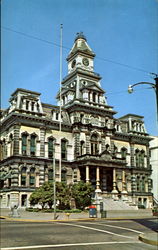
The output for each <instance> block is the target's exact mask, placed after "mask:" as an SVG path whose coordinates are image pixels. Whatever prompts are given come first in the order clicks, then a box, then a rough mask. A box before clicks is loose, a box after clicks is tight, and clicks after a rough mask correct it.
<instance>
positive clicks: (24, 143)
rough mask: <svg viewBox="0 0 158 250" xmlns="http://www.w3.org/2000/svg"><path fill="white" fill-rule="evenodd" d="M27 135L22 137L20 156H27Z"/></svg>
mask: <svg viewBox="0 0 158 250" xmlns="http://www.w3.org/2000/svg"><path fill="white" fill-rule="evenodd" d="M27 136H28V135H27V134H23V135H22V155H27Z"/></svg>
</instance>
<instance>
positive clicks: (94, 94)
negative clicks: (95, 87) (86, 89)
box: [93, 92, 96, 102]
mask: <svg viewBox="0 0 158 250" xmlns="http://www.w3.org/2000/svg"><path fill="white" fill-rule="evenodd" d="M93 102H96V93H95V92H94V93H93Z"/></svg>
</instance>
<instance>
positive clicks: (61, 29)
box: [59, 24, 63, 182]
mask: <svg viewBox="0 0 158 250" xmlns="http://www.w3.org/2000/svg"><path fill="white" fill-rule="evenodd" d="M62 43H63V25H62V24H60V90H59V91H60V97H59V98H60V101H59V102H60V111H59V113H60V115H59V117H60V121H59V134H60V143H59V145H60V151H61V82H62V61H63V58H62V47H63V46H62ZM59 182H61V152H60V155H59Z"/></svg>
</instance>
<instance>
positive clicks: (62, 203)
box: [56, 182, 71, 209]
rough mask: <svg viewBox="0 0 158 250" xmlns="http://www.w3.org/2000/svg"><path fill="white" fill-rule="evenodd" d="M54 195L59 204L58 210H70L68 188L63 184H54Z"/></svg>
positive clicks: (69, 192)
mask: <svg viewBox="0 0 158 250" xmlns="http://www.w3.org/2000/svg"><path fill="white" fill-rule="evenodd" d="M56 194H57V200H58V202H59V204H58V208H59V209H70V200H71V191H70V187H69V186H68V185H67V184H66V183H64V182H57V183H56Z"/></svg>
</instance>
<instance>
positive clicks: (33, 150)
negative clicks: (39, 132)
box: [30, 134, 36, 156]
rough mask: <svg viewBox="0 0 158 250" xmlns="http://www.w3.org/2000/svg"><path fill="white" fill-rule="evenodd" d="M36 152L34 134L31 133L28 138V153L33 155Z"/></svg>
mask: <svg viewBox="0 0 158 250" xmlns="http://www.w3.org/2000/svg"><path fill="white" fill-rule="evenodd" d="M35 154H36V135H34V134H33V135H31V140H30V155H31V156H34V155H35Z"/></svg>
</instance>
